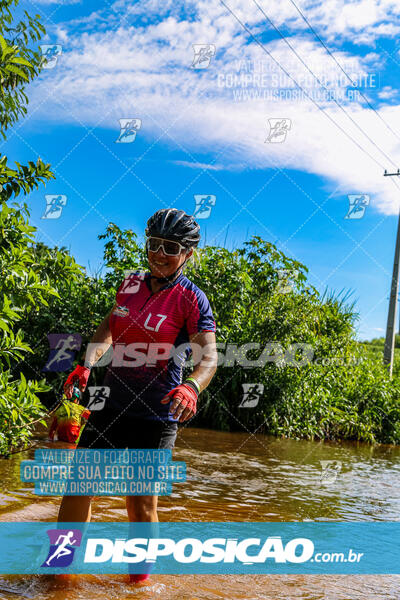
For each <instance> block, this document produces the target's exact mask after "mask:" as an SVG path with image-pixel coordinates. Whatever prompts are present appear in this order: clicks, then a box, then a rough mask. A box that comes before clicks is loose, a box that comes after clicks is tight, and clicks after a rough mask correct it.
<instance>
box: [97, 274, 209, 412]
mask: <svg viewBox="0 0 400 600" xmlns="http://www.w3.org/2000/svg"><path fill="white" fill-rule="evenodd" d="M116 304H117V306H116V308H115V309H114V310H113V312H112V314H111V316H110V322H109V323H110V330H111V335H112V345H113V359H112V363H111V365H110V366H109V367H108V369H107V374H106V377H105V379H104V385H107V386H109V387H110V397H109V408H110V409H111V410H115V411H116V412H121V411H123V413H124V415H126V416H127V417H128V418H130V417H138V418H144V419H157V420H159V419H160V418H161V419H162V420H169V421H173V420H174V419H173V418H172V417H171V416H170V415H169V414H168V411H169V405H168V404H161V403H160V400H161V399H162V398H164V396H165V395H166V394H167V393H168V392H169V391H170V390H172V389H173V388H174V387H176V386H177V385H179V384H180V383H181V382H182V368H183V364H184V362H185V360H187V358H188V357H189V356H190V353H191V347H190V339H189V336H192V335H194V334H196V333H198V332H203V331H213V332H215V321H214V317H213V314H212V311H211V307H210V303H209V301H208V299H207V296H206V295H205V294H204V292H203V291H202V290H200V289H199V288H198V287H197V286H196V285H195V284H194V283H193V282H192V281H190V280H189V279H188V278H187V277H185V276H184V275H179V276H178V277H177V279H175V281H173V282H171V283H168V284H166V285H165V286H163V287H162V288H161V290H159V291H158V292H156V293H153V292H152V291H151V287H150V273H140V272H139V273H131V274H130V275H129V277H127V278H126V279H125V280H124V281H123V283H122V284H121V285H120V287H119V289H118V291H117V295H116ZM194 342H195V340H194Z"/></svg>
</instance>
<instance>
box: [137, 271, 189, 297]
mask: <svg viewBox="0 0 400 600" xmlns="http://www.w3.org/2000/svg"><path fill="white" fill-rule="evenodd" d="M150 275H151V273H145V276H144V280H145V282H146V285H147V288H148V289H149V291H150V292H151V293H153V290H152V289H151V283H150ZM183 277H185V276H184V274H183V273H181V274H180V275H178V277H177V278H176V279H174V280H173V281H170V282H168V283H166V284H165V285H163V287H162V288H160V289H159V290H158V291H159V292H161V291H162V290H166V289H168V288H172V287H174V286H175V285H176V284H177V283H179V282H180V281H181V279H182V278H183Z"/></svg>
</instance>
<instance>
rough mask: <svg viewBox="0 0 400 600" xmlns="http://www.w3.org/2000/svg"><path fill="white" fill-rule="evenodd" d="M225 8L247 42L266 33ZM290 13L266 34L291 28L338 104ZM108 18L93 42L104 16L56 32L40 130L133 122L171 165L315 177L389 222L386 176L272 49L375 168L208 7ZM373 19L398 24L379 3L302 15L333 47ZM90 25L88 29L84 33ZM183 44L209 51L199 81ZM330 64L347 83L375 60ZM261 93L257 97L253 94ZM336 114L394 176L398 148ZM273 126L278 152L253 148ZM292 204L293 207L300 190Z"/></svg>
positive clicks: (251, 12)
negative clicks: (281, 132)
mask: <svg viewBox="0 0 400 600" xmlns="http://www.w3.org/2000/svg"><path fill="white" fill-rule="evenodd" d="M227 3H228V4H229V6H231V8H232V10H234V12H235V13H236V14H237V15H238V16H239V17H240V18H241V19H242V20H243V21H244V22H246V23H247V24H248V25H249V26H250V27H251V28H252V30H253V31H254V32H258V35H259V36H260V35H264V34H265V32H267V31H269V27H267V26H266V25H265V20H264V19H263V17H262V15H261V17H260V13H259V11H258V10H257V8H256V6H255V4H253V3H246V4H244V3H243V1H240V0H230V2H227ZM263 6H264V2H263ZM290 6H291V5H290V3H285V4H284V5H283V6H282V5H281V3H279V4H277V3H274V4H272V5H271V6H269V7H268V11H271V12H272V13H273V15H272V18H273V19H276V22H277V23H278V24H282V23H284V24H287V23H288V22H289V23H290V24H291V26H293V28H294V27H295V26H294V25H293V24H294V23H295V24H296V27H299V28H300V29H295V28H294V29H293V30H291V33H292V35H291V37H290V41H291V43H292V44H293V45H294V47H295V48H296V51H297V52H298V53H299V54H300V55H301V56H302V57H303V59H304V60H305V61H306V62H307V64H309V65H312V68H313V69H314V70H315V72H316V73H317V74H318V77H319V78H325V79H324V80H325V81H326V82H327V85H328V86H329V87H330V89H332V90H333V91H334V92H335V93H336V94H339V93H341V92H343V87H341V84H340V79H339V80H338V81H336V79H337V78H338V77H339V76H341V72H340V70H339V69H338V67H337V66H336V65H335V63H334V61H333V60H332V59H331V58H330V57H329V56H328V55H327V54H326V52H325V50H324V49H323V48H322V47H321V45H320V44H318V43H317V42H316V41H315V40H314V39H312V38H311V37H310V36H309V35H305V31H304V28H303V25H304V23H303V22H300V21H299V20H295V12H293V11H294V9H293V7H292V8H291V9H290ZM113 8H114V12H113V11H109V21H108V22H109V24H110V26H111V24H115V19H116V18H118V21H119V22H120V25H119V27H118V28H116V29H115V28H114V29H113V28H110V29H108V30H107V29H105V30H104V31H103V30H100V31H99V28H98V26H97V23H99V22H100V21H101V19H102V18H103V17H104V13H99V12H97V13H92V14H91V15H89V16H87V17H85V18H84V19H85V21H83V20H82V19H80V20H79V22H78V21H74V28H75V29H74V28H72V27H70V28H68V23H63V24H62V27H61V29H60V31H61V32H63V33H62V35H63V36H64V38H65V37H66V36H67V39H68V42H69V47H70V48H71V49H70V50H69V49H68V48H66V47H63V55H62V56H61V57H60V60H59V63H58V64H57V68H56V69H53V70H52V73H51V75H52V85H53V84H54V83H55V82H56V83H57V84H58V85H59V91H58V97H59V98H60V101H61V105H60V104H57V103H55V104H54V106H53V110H52V111H49V106H48V105H46V106H45V109H44V110H45V116H46V118H47V119H49V118H53V119H57V120H60V119H63V120H69V119H70V120H71V121H72V122H75V121H74V118H73V116H71V113H72V115H76V116H77V117H78V118H79V120H80V121H82V122H83V123H84V124H85V125H86V126H95V125H96V124H98V122H99V121H101V124H100V126H106V127H110V128H113V129H116V128H117V120H118V119H119V118H123V117H129V118H130V117H140V118H141V119H142V128H141V130H140V134H139V135H141V136H144V137H146V138H147V139H148V140H149V142H150V143H153V142H154V141H155V140H156V139H157V138H158V137H159V136H161V139H160V141H159V142H158V143H161V144H167V145H170V146H171V147H175V148H179V149H180V150H182V149H184V150H186V151H187V162H186V161H183V162H184V163H186V164H187V165H188V166H190V163H197V164H199V163H203V161H202V160H199V159H198V158H197V156H196V154H197V153H199V152H201V153H202V154H203V156H204V153H208V154H210V155H211V156H215V160H216V164H218V166H221V165H222V166H225V167H226V168H243V165H245V166H248V167H250V168H257V169H266V168H275V167H278V168H282V169H285V170H287V169H298V170H302V171H306V172H309V173H314V174H317V175H320V176H322V177H325V178H326V179H327V180H328V181H330V182H331V186H332V185H333V187H336V186H340V193H342V194H348V193H368V194H369V195H370V196H371V205H372V206H373V207H374V208H375V209H377V210H380V211H382V212H384V213H386V214H394V213H395V212H397V210H398V198H399V190H398V189H397V188H396V187H395V185H394V182H393V181H388V179H392V178H386V179H384V178H383V177H382V174H383V173H382V170H383V168H389V169H390V168H391V167H392V165H390V164H389V163H388V160H387V159H385V157H383V156H382V155H381V154H380V152H379V151H378V150H377V149H376V148H374V146H373V145H372V144H371V143H370V142H369V141H368V140H367V139H366V138H365V136H363V135H362V133H361V132H360V131H358V130H357V128H356V127H355V126H354V125H353V124H352V123H351V122H350V121H349V119H348V118H347V117H346V116H345V115H344V114H343V113H342V112H341V111H340V110H339V108H338V107H337V106H336V105H335V104H334V103H332V102H331V101H328V100H323V99H322V100H321V97H320V96H317V94H318V86H317V85H316V84H315V81H314V80H313V79H312V77H311V76H310V74H309V73H308V72H307V70H306V69H305V68H304V66H302V65H301V63H300V62H299V60H298V59H297V58H296V57H295V56H294V55H293V53H292V52H291V51H290V50H289V49H288V48H287V46H286V45H285V44H284V42H283V41H282V40H280V39H279V40H276V39H275V40H273V41H270V42H265V47H266V48H267V49H268V51H269V52H271V53H272V54H273V56H274V57H275V58H276V60H278V61H279V62H280V63H281V64H282V65H284V66H285V68H286V69H287V71H288V72H289V73H290V74H292V76H293V77H295V78H296V80H298V81H301V82H302V85H304V86H306V89H307V91H308V92H309V93H310V94H316V98H318V103H319V104H320V105H321V106H322V107H323V108H324V109H325V111H326V113H327V114H328V115H329V116H330V118H331V119H334V120H335V121H337V123H338V124H339V125H340V126H341V127H342V128H343V129H344V130H345V131H347V132H348V133H349V134H350V135H351V136H352V137H353V138H354V140H355V141H356V142H357V143H359V144H360V145H361V146H362V147H363V148H365V149H366V150H368V152H369V153H370V154H371V155H372V156H373V157H374V158H375V159H376V160H378V162H379V163H381V165H382V168H381V167H379V166H377V165H376V164H375V163H374V161H373V160H371V159H370V158H368V157H367V156H365V154H363V153H362V152H361V151H360V150H359V149H358V148H357V146H356V145H355V144H354V143H353V142H351V141H350V140H348V139H347V138H346V136H345V135H344V134H343V133H341V132H340V131H339V130H338V128H337V127H335V126H334V125H333V124H332V122H331V121H330V120H329V119H328V118H327V117H326V116H325V115H324V114H322V113H321V111H319V110H318V108H317V107H316V106H314V105H313V104H312V103H311V102H310V101H309V100H307V99H304V98H303V99H300V98H297V97H295V94H294V93H295V92H296V86H294V84H293V83H292V82H290V80H289V81H287V78H286V82H282V80H284V79H285V77H282V73H281V72H280V71H279V69H278V68H277V67H276V66H275V65H274V64H273V63H272V62H271V60H270V59H269V58H268V56H267V54H266V53H265V52H263V50H262V49H261V48H260V47H259V46H258V45H257V44H256V43H255V42H254V41H252V40H251V38H249V36H248V34H247V33H245V32H243V30H242V29H241V28H240V26H239V25H238V23H237V22H236V21H235V19H234V18H233V17H232V16H231V15H230V14H229V13H227V11H226V9H225V8H224V7H223V6H222V5H221V4H220V3H219V2H218V0H207V1H206V0H198V1H197V2H191V3H183V2H182V1H178V0H177V1H176V2H174V3H172V2H170V1H169V0H168V1H164V2H162V3H160V2H159V1H157V0H147V1H144V2H141V3H140V4H139V3H136V4H132V3H126V2H123V1H122V0H119V1H118V2H117V3H116V4H114V5H113ZM184 8H185V9H186V12H183V9H184ZM303 8H304V9H306V8H307V6H303ZM384 8H386V10H387V11H388V14H391V15H392V16H393V14H394V12H395V11H397V13H399V12H400V4H394V3H391V2H389V0H382V1H381V2H380V3H379V5H375V3H374V2H372V0H361V1H360V2H355V3H352V5H351V6H349V5H348V4H346V3H345V2H343V1H342V0H327V1H326V2H324V3H323V4H318V5H315V4H313V5H310V6H309V8H308V9H307V10H306V12H307V16H308V17H309V18H310V20H311V22H318V24H319V26H320V27H321V28H322V30H323V31H324V32H325V34H326V36H327V37H332V36H333V35H335V36H336V41H337V40H338V39H339V38H340V37H341V38H342V39H345V38H346V37H348V36H351V35H352V36H353V38H354V35H355V28H357V30H358V31H359V32H360V33H362V32H364V33H365V32H366V31H367V32H368V36H370V37H371V36H373V35H374V33H373V32H374V30H375V32H376V31H378V30H379V27H381V25H382V22H381V21H382V17H383V13H384ZM157 9H158V11H157ZM363 9H365V14H363V16H362V18H361V17H360V19H361V22H360V19H359V20H357V19H356V18H355V14H356V12H355V11H356V10H357V11H358V10H363ZM333 14H334V15H335V18H332V15H333ZM357 14H358V13H357ZM144 15H146V16H147V17H148V16H149V15H150V16H151V15H156V21H155V22H152V23H151V24H146V23H143V21H142V20H141V18H142V17H143V16H144ZM317 17H318V18H319V20H317ZM138 18H140V20H139V21H137V23H136V26H135V19H136V20H137V19H138ZM91 23H93V24H96V28H94V29H93V31H92V30H91ZM83 25H84V26H85V27H84V30H83V31H82V32H81V33H80V28H81V27H82V26H83ZM76 27H78V32H77V30H76ZM66 31H67V33H66ZM393 32H394V30H393ZM393 32H392V33H393ZM295 33H296V34H297V35H295ZM392 33H391V34H392ZM195 43H213V44H215V45H216V48H217V52H216V55H215V56H214V57H213V58H212V59H211V64H210V66H209V68H208V69H204V70H193V69H191V68H190V65H191V62H192V59H193V50H192V44H195ZM335 56H336V58H337V59H338V60H339V61H340V62H341V63H343V64H345V63H346V68H347V67H348V65H349V67H348V68H349V71H350V72H351V74H352V76H353V75H356V76H359V77H361V76H365V75H367V76H368V75H371V73H372V72H373V70H377V69H378V68H379V69H380V68H382V57H381V56H379V55H378V54H376V53H368V54H367V55H366V56H365V58H363V57H362V56H360V55H350V54H349V53H348V52H346V51H345V50H343V49H341V50H338V49H335ZM240 69H241V70H240ZM235 75H236V76H239V77H240V76H242V80H241V83H242V85H243V86H244V83H243V81H246V77H250V76H251V77H253V80H252V84H253V87H252V89H253V91H255V92H257V93H258V94H259V97H258V98H257V97H256V98H252V99H248V100H246V101H243V96H242V99H241V100H239V99H238V97H237V96H236V97H235V95H234V92H236V91H239V92H243V93H244V92H248V91H249V88H248V87H238V88H236V89H234V88H232V87H228V86H227V81H228V79H227V77H228V78H229V77H231V78H232V80H234V76H235ZM256 76H258V79H257V77H256ZM243 78H244V79H243ZM42 81H43V78H42ZM265 83H266V85H267V86H269V87H268V88H266V87H263V86H264V84H265ZM275 84H276V85H280V86H282V85H284V86H285V87H286V88H287V89H288V94H289V95H288V97H287V98H278V99H277V100H274V99H273V98H272V99H271V98H270V97H265V98H264V92H266V91H269V92H274V91H277V88H276V87H274V86H275ZM43 85H44V83H41V84H39V85H38V86H37V88H36V100H37V103H40V102H41V101H42V97H43V87H42V86H43ZM278 91H279V90H278ZM374 91H376V90H374V89H372V85H371V89H370V90H368V89H366V93H367V94H368V95H370V93H372V92H374ZM385 94H390V88H389V89H387V88H383V89H382V90H381V91H380V99H381V101H382V100H385V99H386V98H388V96H387V95H386V97H385ZM260 95H261V96H260ZM340 102H341V103H343V104H344V106H345V107H346V109H347V111H348V112H349V113H350V114H351V116H352V117H353V119H354V120H355V121H356V122H357V123H359V125H360V126H361V128H362V129H364V130H365V131H367V132H368V134H369V136H370V137H371V138H372V139H373V140H375V141H376V143H378V144H379V145H380V146H381V147H382V148H383V149H384V151H385V152H386V153H387V154H388V155H389V156H390V157H393V160H394V162H395V163H396V165H397V164H400V154H399V150H400V145H399V140H398V139H396V138H395V137H394V136H392V134H390V133H389V132H388V131H387V130H386V129H385V128H384V127H383V126H382V123H381V121H380V120H379V119H378V118H377V116H376V115H375V114H374V113H373V112H372V111H370V110H367V109H365V108H364V107H363V106H362V105H361V104H359V103H358V102H356V101H351V100H350V99H349V98H346V97H344V98H343V99H340ZM64 107H65V108H64ZM33 108H35V105H34V103H33ZM379 110H380V114H381V115H382V116H384V118H385V119H386V120H387V121H388V122H390V123H391V125H392V127H393V128H394V129H395V130H397V131H399V132H400V106H382V107H381V108H380V109H379ZM274 117H279V118H282V117H284V118H288V119H291V122H292V128H291V130H290V131H289V132H288V135H287V139H286V141H285V142H284V143H282V144H269V143H265V139H266V136H267V132H268V127H267V123H268V118H274ZM399 135H400V133H399ZM219 153H220V154H219ZM211 162H212V160H211ZM295 185H296V184H295V183H294V186H295ZM331 189H332V188H331ZM297 192H298V193H299V194H300V196H301V197H303V196H302V192H301V190H299V189H298V190H297Z"/></svg>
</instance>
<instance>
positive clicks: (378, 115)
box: [289, 0, 400, 140]
mask: <svg viewBox="0 0 400 600" xmlns="http://www.w3.org/2000/svg"><path fill="white" fill-rule="evenodd" d="M289 2H291V3H292V4H293V6H294V7H295V9H296V10H297V12H298V13H299V14H300V16H301V17H302V19H303V20H304V22H305V23H306V24H307V25H308V27H309V28H310V30H311V31H312V32H313V34H314V35H315V37H316V38H317V40H318V41H319V42H320V43H321V44H322V46H323V47H324V48H325V50H326V51H327V53H328V54H329V56H331V58H332V59H333V60H334V61H335V63H336V64H337V66H338V67H339V69H340V70H341V71H342V73H344V75H345V76H346V77H347V79H348V80H349V81H350V83H351V85H352V86H353V87H354V81H353V80H352V78H351V77H350V75H349V74H348V73H347V71H345V69H344V68H343V67H342V65H341V64H340V62H339V61H338V60H337V58H336V56H335V55H334V54H333V52H331V50H329V48H328V46H327V45H326V44H325V42H324V40H323V39H322V38H321V37H320V36H319V35H318V33H317V32H316V31H315V29H314V28H313V26H312V25H311V23H310V21H309V20H308V19H307V17H306V16H305V15H304V14H303V12H302V11H301V9H300V8H299V7H298V6H297V4H296V2H295V1H294V0H289ZM358 92H359V94H360V96H361V97H362V98H363V99H364V100H365V102H366V103H367V105H368V106H369V108H370V109H371V110H373V111H374V113H375V114H376V115H377V117H379V119H380V120H381V121H382V123H384V124H385V125H386V127H387V129H388V130H389V131H391V132H392V133H393V135H394V136H395V137H396V138H397V139H398V140H400V136H399V135H398V134H397V133H396V132H395V131H394V129H392V128H391V127H390V125H389V123H388V122H387V121H386V120H385V119H384V118H383V117H382V115H380V114H379V113H378V111H377V110H376V109H375V108H374V107H373V106H372V104H371V102H370V101H369V100H368V98H367V96H366V95H365V94H364V93H363V92H362V91H361V90H358Z"/></svg>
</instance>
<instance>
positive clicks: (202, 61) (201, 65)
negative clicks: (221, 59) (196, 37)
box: [190, 44, 215, 69]
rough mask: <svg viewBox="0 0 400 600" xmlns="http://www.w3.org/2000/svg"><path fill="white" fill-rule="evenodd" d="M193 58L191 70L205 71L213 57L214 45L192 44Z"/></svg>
mask: <svg viewBox="0 0 400 600" xmlns="http://www.w3.org/2000/svg"><path fill="white" fill-rule="evenodd" d="M192 46H193V51H194V57H193V62H192V64H191V66H190V68H191V69H207V67H208V66H209V65H210V62H211V59H212V57H213V56H215V46H214V44H192Z"/></svg>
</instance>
